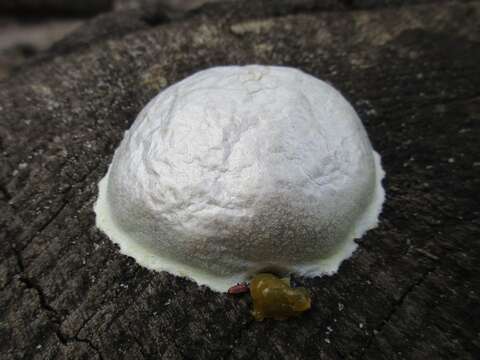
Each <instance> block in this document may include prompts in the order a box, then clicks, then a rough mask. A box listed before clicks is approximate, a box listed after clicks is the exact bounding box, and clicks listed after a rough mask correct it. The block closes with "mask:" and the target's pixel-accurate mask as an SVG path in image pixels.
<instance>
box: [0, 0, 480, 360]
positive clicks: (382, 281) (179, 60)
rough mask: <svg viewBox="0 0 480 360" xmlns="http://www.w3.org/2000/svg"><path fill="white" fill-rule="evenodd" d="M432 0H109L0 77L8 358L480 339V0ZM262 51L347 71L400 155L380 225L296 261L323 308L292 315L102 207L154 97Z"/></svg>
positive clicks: (287, 355) (361, 354)
mask: <svg viewBox="0 0 480 360" xmlns="http://www.w3.org/2000/svg"><path fill="white" fill-rule="evenodd" d="M418 2H420V1H418ZM423 2H424V4H413V3H415V2H413V1H412V2H402V3H403V6H400V7H396V6H393V7H385V6H383V5H384V3H389V2H386V1H383V2H375V1H372V2H367V1H365V2H362V1H354V2H352V4H347V2H343V1H338V2H337V1H329V2H325V3H322V6H318V3H316V2H312V1H310V2H309V1H286V0H285V1H278V2H276V3H275V2H273V1H267V0H265V1H258V2H254V3H255V4H256V5H252V2H249V1H238V2H234V3H231V4H228V3H225V4H223V3H219V4H209V5H206V6H204V7H203V8H201V9H199V10H197V11H195V12H193V13H191V14H189V15H188V16H186V17H184V18H182V19H177V20H166V19H165V18H162V17H161V16H157V15H155V14H147V15H146V14H145V13H144V12H142V11H133V10H132V11H122V12H118V13H115V12H112V13H106V14H104V15H101V16H100V17H98V18H94V19H92V20H90V21H89V22H88V23H87V24H86V25H85V26H84V27H82V28H81V29H79V30H77V32H76V33H75V34H73V35H71V36H69V37H67V38H65V39H64V40H62V41H60V42H59V43H57V44H56V45H55V46H54V47H53V48H52V49H51V50H50V51H48V52H46V53H44V54H42V55H40V56H39V57H38V58H37V59H36V60H35V61H33V62H30V63H29V64H27V65H25V66H23V67H22V68H20V69H19V71H18V72H17V73H16V74H14V75H12V76H11V77H9V78H7V79H6V80H3V81H1V82H0V154H1V156H0V239H1V244H3V246H1V247H0V358H2V359H32V358H33V359H150V358H151V359H159V358H161V359H248V358H259V359H319V358H322V359H343V358H350V359H353V358H355V359H357V358H358V359H417V358H418V359H439V358H448V359H450V358H451V359H453V358H455V359H460V358H461V359H475V358H478V357H479V356H480V339H479V333H480V323H479V321H478V319H479V317H480V312H479V309H480V294H479V291H480V277H479V274H478V263H479V258H480V242H479V241H478V234H479V230H480V222H479V212H480V207H479V195H478V189H479V188H480V162H479V161H480V159H479V158H478V154H479V145H478V139H479V135H480V133H479V124H480V117H479V114H480V97H479V94H478V89H479V88H480V67H479V66H478V64H479V61H480V36H479V31H478V30H479V29H478V24H479V23H480V2H478V1H451V2H445V1H441V2H433V1H432V2H428V1H423ZM363 3H365V4H366V5H365V4H363ZM367 3H371V4H374V5H378V6H376V7H375V9H360V8H362V7H363V5H365V6H367V5H368V7H370V6H369V5H370V4H367ZM396 3H400V1H397V2H396ZM316 4H317V5H316ZM250 5H252V6H250ZM394 5H395V4H394ZM105 29H110V30H111V31H106V30H105ZM251 63H262V64H276V65H288V66H293V67H297V68H300V69H303V70H305V71H306V72H308V73H311V74H313V75H314V76H317V77H319V78H321V79H323V80H327V81H329V82H331V83H332V84H333V85H334V86H335V87H337V88H338V89H339V90H340V91H341V92H342V93H343V94H345V95H346V97H347V98H348V99H349V100H350V101H351V102H352V104H353V106H354V107H355V109H356V110H357V112H358V113H359V115H360V117H361V119H362V121H363V123H364V124H365V127H366V128H367V131H368V134H369V136H370V139H371V141H372V143H373V145H374V148H375V149H376V150H377V151H378V152H379V153H380V154H381V155H382V161H383V166H384V168H385V170H386V172H387V176H386V179H385V181H384V185H385V188H386V192H387V200H386V203H385V205H384V210H383V213H382V216H381V222H380V226H379V227H378V228H376V229H374V230H372V231H370V232H368V233H367V235H366V236H365V237H364V238H363V239H361V241H359V245H360V246H359V249H358V250H357V251H356V252H355V254H354V256H353V257H352V258H350V259H348V260H347V261H345V262H344V263H343V264H342V266H341V268H340V270H339V272H338V273H337V274H335V275H334V276H326V277H322V278H314V279H304V278H299V279H297V280H298V282H299V283H301V284H303V285H304V286H306V287H308V288H309V289H310V290H311V291H312V293H313V308H312V310H311V311H309V312H308V313H307V314H305V315H304V316H301V317H299V318H296V319H293V320H289V321H283V322H279V321H269V320H267V321H263V322H255V321H253V318H252V316H251V315H250V312H249V308H250V300H249V297H248V296H246V295H244V296H239V297H233V296H230V295H227V294H219V293H214V292H212V291H210V290H209V289H207V288H205V287H199V286H197V285H196V284H195V283H193V282H191V281H188V280H186V279H183V278H178V277H175V276H172V275H169V274H167V273H155V272H151V271H148V270H146V269H144V268H142V267H140V266H138V265H137V264H136V263H135V261H133V260H132V259H130V258H128V257H126V256H123V255H121V254H119V252H118V249H117V248H116V247H115V246H114V245H113V244H112V243H111V242H110V240H108V239H107V238H106V237H105V235H103V234H102V233H100V232H99V231H98V230H97V229H96V228H95V216H94V213H93V210H92V208H93V203H94V202H95V200H96V196H97V183H98V181H99V180H100V179H101V178H102V177H103V175H104V174H105V172H106V170H107V166H108V164H109V162H110V161H111V158H112V155H113V151H114V150H115V148H116V147H117V146H118V144H119V142H120V140H121V138H122V136H123V132H124V131H125V130H126V129H128V127H129V126H130V124H131V123H132V121H133V120H134V118H135V116H136V114H137V113H138V111H139V110H140V109H141V108H142V107H143V106H144V105H145V104H146V103H147V101H148V100H149V99H150V98H152V97H153V96H154V95H155V94H156V93H157V92H158V91H160V90H161V89H163V88H165V87H166V86H168V85H169V84H172V83H174V82H176V81H178V80H180V79H182V78H184V77H186V76H188V75H190V74H192V73H194V72H195V71H198V70H200V69H205V68H207V67H210V66H215V65H226V64H251Z"/></svg>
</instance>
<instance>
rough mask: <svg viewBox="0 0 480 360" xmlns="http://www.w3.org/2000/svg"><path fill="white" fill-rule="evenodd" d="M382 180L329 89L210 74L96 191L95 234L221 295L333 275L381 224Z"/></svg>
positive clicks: (278, 71)
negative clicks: (280, 280) (275, 274)
mask: <svg viewBox="0 0 480 360" xmlns="http://www.w3.org/2000/svg"><path fill="white" fill-rule="evenodd" d="M383 176H384V172H383V170H382V168H381V165H380V157H379V155H378V154H377V153H376V152H375V151H374V150H373V149H372V146H371V144H370V141H369V139H368V136H367V133H366V131H365V129H364V127H363V125H362V123H361V121H360V119H359V117H358V115H357V114H356V112H355V110H354V109H353V108H352V106H351V105H350V104H349V103H348V102H347V101H346V100H345V98H344V97H343V96H342V95H341V94H340V93H339V92H338V91H337V90H335V89H334V88H333V87H332V86H330V85H329V84H327V83H325V82H323V81H321V80H319V79H317V78H315V77H313V76H310V75H308V74H306V73H304V72H302V71H299V70H296V69H293V68H288V67H275V66H260V65H250V66H225V67H215V68H210V69H208V70H204V71H200V72H198V73H196V74H194V75H192V76H190V77H188V78H186V79H184V80H182V81H180V82H178V83H176V84H174V85H172V86H170V87H168V88H167V89H165V90H163V91H161V92H160V93H159V94H158V95H157V96H156V97H154V98H153V99H152V100H151V101H150V102H149V103H148V105H147V106H146V107H145V108H144V109H143V110H142V111H141V112H140V114H139V115H138V117H137V119H136V120H135V122H134V123H133V125H132V127H131V128H130V129H129V130H128V131H127V132H126V133H125V136H124V138H123V141H122V142H121V144H120V146H119V147H118V149H117V150H116V152H115V155H114V157H113V161H112V163H111V165H110V167H109V170H108V173H107V175H106V176H105V177H104V178H103V179H102V180H101V182H100V184H99V197H98V201H97V203H96V204H95V211H96V215H97V226H98V227H99V228H100V229H101V230H103V231H104V232H105V233H106V234H107V235H108V236H109V237H110V239H111V240H112V241H113V242H115V243H117V244H118V245H119V246H120V249H121V252H122V253H123V254H126V255H129V256H132V257H133V258H135V260H136V261H137V262H138V263H139V264H141V265H143V266H145V267H147V268H149V269H153V270H158V271H164V270H165V271H168V272H170V273H173V274H176V275H180V276H186V277H189V278H191V279H193V280H195V281H196V282H197V283H199V284H205V285H207V286H209V287H210V288H212V289H214V290H217V291H226V290H227V289H228V288H229V287H230V286H232V285H234V284H235V283H237V282H240V281H244V280H246V279H248V278H249V277H250V276H252V275H253V274H255V273H257V272H259V271H265V270H270V271H283V272H293V273H297V274H301V275H305V276H316V275H322V274H331V273H334V272H336V271H337V269H338V267H339V265H340V263H341V262H342V261H343V260H344V259H346V258H348V257H349V256H350V255H351V254H352V253H353V251H354V250H355V248H356V244H355V242H354V239H355V238H360V237H361V236H362V235H363V234H364V233H365V232H366V231H367V230H369V229H371V228H373V227H375V226H376V225H377V221H378V215H379V213H380V211H381V207H382V203H383V201H384V197H385V196H384V190H383V188H382V185H381V180H382V178H383Z"/></svg>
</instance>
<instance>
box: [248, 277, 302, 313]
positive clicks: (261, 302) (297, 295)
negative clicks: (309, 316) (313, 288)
mask: <svg viewBox="0 0 480 360" xmlns="http://www.w3.org/2000/svg"><path fill="white" fill-rule="evenodd" d="M250 294H251V296H252V299H253V312H252V313H253V317H254V318H255V320H259V321H261V320H263V319H264V318H274V319H276V320H285V319H287V318H289V317H292V316H298V315H300V314H301V313H302V312H304V311H306V310H308V309H310V305H311V299H310V293H309V291H308V290H307V289H305V288H303V287H299V288H291V287H290V285H289V283H288V282H286V281H285V280H284V279H279V278H278V277H276V276H275V275H272V274H266V273H261V274H257V275H255V277H254V278H253V279H252V281H251V283H250Z"/></svg>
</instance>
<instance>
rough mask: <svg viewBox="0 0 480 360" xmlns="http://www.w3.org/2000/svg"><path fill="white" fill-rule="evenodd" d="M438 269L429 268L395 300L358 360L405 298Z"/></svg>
mask: <svg viewBox="0 0 480 360" xmlns="http://www.w3.org/2000/svg"><path fill="white" fill-rule="evenodd" d="M437 267H438V264H436V265H434V266H433V267H430V268H428V269H427V270H426V271H425V272H424V273H423V274H422V275H421V276H420V277H419V278H418V280H416V281H415V282H414V283H412V284H410V285H409V286H408V287H407V288H406V289H405V290H404V291H403V293H402V294H401V295H400V297H399V299H398V300H396V301H395V302H394V303H393V306H392V308H391V309H390V311H389V312H388V313H387V314H386V316H385V317H384V318H383V319H382V321H381V322H380V324H379V325H378V326H377V327H375V328H374V329H373V331H372V335H371V336H369V338H368V341H367V344H366V346H365V347H364V348H363V350H362V351H361V353H360V355H359V359H360V360H363V359H364V358H365V356H366V354H367V352H368V350H369V349H370V348H371V346H372V345H373V342H374V340H375V338H376V337H377V335H378V334H380V333H381V332H382V331H383V329H384V328H385V326H387V325H388V323H389V322H390V321H391V319H392V317H393V316H394V315H395V313H396V312H397V311H398V310H399V309H400V308H402V306H403V304H404V302H405V300H406V299H407V297H408V296H409V295H411V294H412V293H413V292H414V291H415V290H416V289H417V288H418V287H419V286H421V285H422V284H423V283H424V282H425V280H426V279H427V278H428V276H429V275H430V274H431V273H433V272H434V271H435V270H436V269H437Z"/></svg>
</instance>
